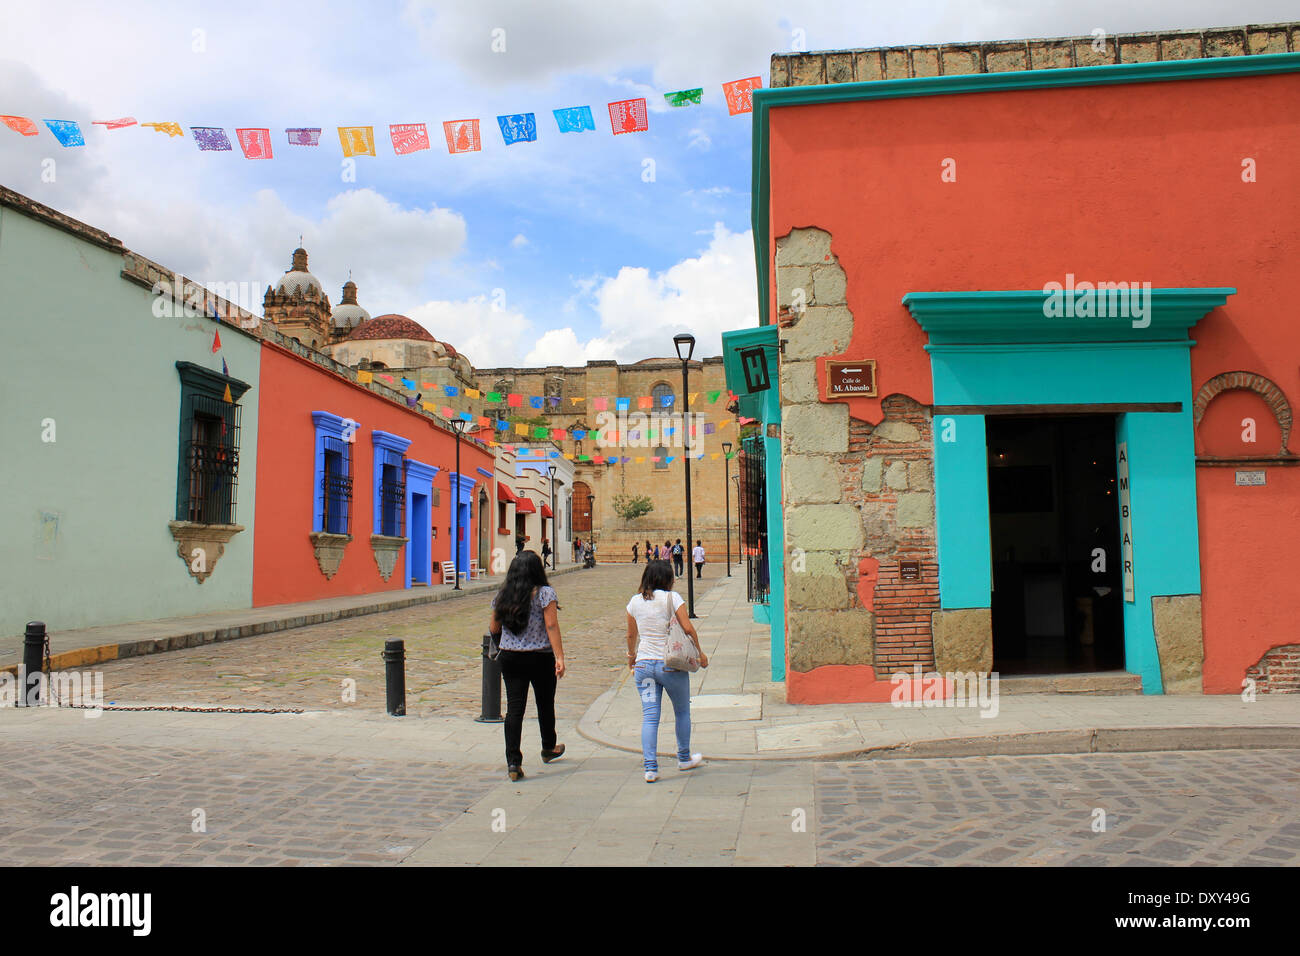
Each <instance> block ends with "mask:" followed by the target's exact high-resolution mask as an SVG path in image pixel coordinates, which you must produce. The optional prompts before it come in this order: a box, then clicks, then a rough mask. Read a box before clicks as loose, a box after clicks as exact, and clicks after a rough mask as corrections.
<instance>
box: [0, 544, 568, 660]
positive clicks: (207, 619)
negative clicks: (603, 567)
mask: <svg viewBox="0 0 1300 956" xmlns="http://www.w3.org/2000/svg"><path fill="white" fill-rule="evenodd" d="M580 570H582V566H581V565H579V564H574V563H572V562H568V563H566V562H564V561H561V562H560V565H559V567H558V568H557V569H556V570H554V571H550V572H548V573H550V574H552V575H556V574H568V573H570V572H573V571H580ZM501 581H502V576H501V575H496V576H494V577H489V578H483V579H480V580H478V581H468V582H465V583H462V584H461V586H460V590H459V591H457V590H455V589H454V587H453V586H452V585H450V584H437V585H433V586H431V587H415V588H410V589H399V590H395V591H381V592H379V593H377V594H355V595H351V596H348V597H337V598H324V599H322V600H319V601H303V602H301V603H298V604H273V605H270V606H268V607H256V608H247V609H244V610H237V611H214V612H210V613H207V614H196V615H193V616H190V617H170V618H162V619H160V620H156V621H131V622H128V623H125V624H112V625H106V626H102V627H85V628H78V629H75V630H66V631H50V634H49V637H50V667H51V669H53V670H68V669H72V668H78V667H89V666H90V665H92V664H98V663H101V662H103V661H112V660H118V659H120V658H125V657H137V656H139V655H141V654H157V653H161V652H163V651H174V650H179V649H180V648H183V647H198V646H200V645H202V644H212V643H214V642H217V641H233V640H237V639H239V638H243V637H253V636H254V635H257V634H270V633H273V632H275V631H284V630H288V629H289V628H294V627H304V626H306V625H309V624H324V623H326V622H328V621H337V620H340V619H341V618H349V617H357V616H359V615H362V614H380V613H382V612H384V611H396V610H400V609H402V608H407V607H414V606H416V605H421V604H431V603H433V602H435V601H445V600H447V599H448V598H453V597H459V596H460V595H463V594H477V593H481V592H483V591H494V590H496V589H497V588H499V587H500V586H501ZM22 659H23V638H22V635H21V634H20V635H18V636H16V637H9V638H6V639H4V640H0V671H5V670H7V671H10V672H13V673H16V672H17V670H16V669H17V666H18V665H19V664H20V663H22Z"/></svg>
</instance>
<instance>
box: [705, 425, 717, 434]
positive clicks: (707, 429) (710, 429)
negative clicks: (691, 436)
mask: <svg viewBox="0 0 1300 956" xmlns="http://www.w3.org/2000/svg"><path fill="white" fill-rule="evenodd" d="M714 431H715V429H714V427H713V422H705V423H704V434H706V435H712V434H713V432H714Z"/></svg>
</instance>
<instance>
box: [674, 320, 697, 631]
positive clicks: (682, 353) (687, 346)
mask: <svg viewBox="0 0 1300 956" xmlns="http://www.w3.org/2000/svg"><path fill="white" fill-rule="evenodd" d="M673 347H674V348H676V349H677V357H678V358H679V359H681V362H682V448H683V450H684V452H685V453H684V454H683V455H682V461H683V464H684V465H685V467H684V468H683V469H682V470H683V471H684V472H685V473H686V550H687V553H688V554H689V553H690V548H691V542H692V541H694V540H695V538H693V537H692V536H691V438H690V434H691V433H690V426H689V425H688V424H687V423H688V422H689V421H690V417H691V396H690V384H689V382H688V381H687V376H688V375H689V373H690V361H691V356H692V355H694V354H695V336H693V335H691V334H690V333H689V332H680V333H678V334H677V335H674V336H673ZM686 606H687V615H688V616H689V617H695V578H694V576H693V575H692V574H691V573H690V566H689V565H687V568H686Z"/></svg>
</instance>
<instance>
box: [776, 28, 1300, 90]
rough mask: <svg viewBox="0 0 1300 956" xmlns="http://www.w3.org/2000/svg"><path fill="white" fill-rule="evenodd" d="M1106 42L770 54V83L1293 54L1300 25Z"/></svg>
mask: <svg viewBox="0 0 1300 956" xmlns="http://www.w3.org/2000/svg"><path fill="white" fill-rule="evenodd" d="M1103 39H1104V41H1105V42H1104V44H1103V46H1104V49H1102V50H1097V49H1094V46H1093V44H1094V39H1093V37H1091V36H1086V37H1057V38H1051V39H1035V40H1000V41H996V42H987V43H940V44H932V45H927V46H906V47H874V48H872V49H866V50H833V51H822V52H817V53H790V54H775V55H773V57H772V67H771V85H772V86H773V87H781V86H815V85H818V84H822V83H855V82H865V81H871V80H896V79H902V78H905V77H920V76H951V75H960V74H971V73H1005V72H1012V71H1017V70H1055V69H1064V68H1070V67H1084V66H1101V65H1105V64H1109V63H1148V62H1151V61H1154V60H1194V59H1201V58H1205V57H1222V56H1254V55H1258V54H1261V53H1291V52H1295V51H1297V50H1300V22H1288V23H1269V24H1252V25H1250V26H1240V27H1221V28H1215V29H1209V30H1176V31H1168V32H1157V33H1120V34H1116V35H1114V36H1107V37H1105V38H1103Z"/></svg>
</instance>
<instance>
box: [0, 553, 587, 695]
mask: <svg viewBox="0 0 1300 956" xmlns="http://www.w3.org/2000/svg"><path fill="white" fill-rule="evenodd" d="M581 570H582V568H581V567H578V566H574V567H567V568H558V569H556V570H554V571H550V570H549V569H548V571H547V574H548V575H549V576H555V575H558V574H571V573H573V572H575V571H581ZM499 586H500V584H499V582H497V583H491V584H466V585H464V586H462V587H461V589H460V591H459V592H457V591H439V592H435V593H433V594H420V595H416V596H414V597H403V598H394V599H393V600H391V601H383V602H381V603H378V604H363V605H360V606H358V607H345V608H336V609H334V610H330V611H316V612H314V613H311V614H296V615H289V616H286V617H279V618H272V619H271V620H266V621H253V622H250V623H248V624H237V625H235V626H233V627H217V628H206V629H204V630H197V631H188V632H185V633H181V634H173V635H171V636H170V637H155V638H149V639H147V640H142V641H131V642H129V643H123V644H93V645H91V646H89V647H77V648H73V649H72V650H68V651H60V652H59V653H57V654H51V655H50V669H51V670H72V669H75V668H78V667H89V666H91V665H92V664H101V663H103V662H105V661H114V660H121V659H123V658H127V657H140V656H142V655H145V654H162V653H166V652H167V651H178V650H182V649H184V648H187V647H201V646H202V645H204V644H216V643H218V642H221V641H237V640H240V639H242V638H245V637H257V636H258V635H260V634H274V633H277V632H279V631H288V630H292V629H293V628H296V627H308V626H310V625H312V624H327V623H329V622H330V621H339V620H343V619H345V618H350V617H362V616H364V615H367V614H382V613H384V612H386V611H401V610H404V609H406V608H409V607H418V606H420V605H423V604H436V603H437V602H439V601H448V600H451V599H452V598H457V597H464V596H466V595H470V594H481V593H483V592H484V591H492V590H495V589H496V588H497V587H499ZM249 610H256V609H249ZM218 613H223V612H218ZM224 613H229V612H224ZM238 613H243V611H242V610H241V611H240V612H238ZM140 623H148V622H140ZM114 626H116V625H114ZM19 656H20V657H21V653H20V654H19ZM20 664H21V661H19V662H18V663H15V664H5V665H0V673H9V674H13V675H15V676H17V674H18V668H19V666H20Z"/></svg>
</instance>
